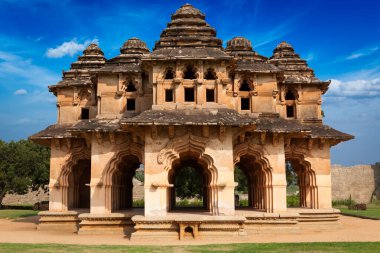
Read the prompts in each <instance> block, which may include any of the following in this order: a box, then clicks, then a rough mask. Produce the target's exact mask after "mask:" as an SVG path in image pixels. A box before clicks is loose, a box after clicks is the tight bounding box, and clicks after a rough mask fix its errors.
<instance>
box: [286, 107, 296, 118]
mask: <svg viewBox="0 0 380 253" xmlns="http://www.w3.org/2000/svg"><path fill="white" fill-rule="evenodd" d="M286 117H287V118H294V106H293V105H287V106H286Z"/></svg>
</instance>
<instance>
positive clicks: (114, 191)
mask: <svg viewBox="0 0 380 253" xmlns="http://www.w3.org/2000/svg"><path fill="white" fill-rule="evenodd" d="M140 166H141V164H140V161H139V159H138V158H137V157H136V156H134V155H126V156H125V157H124V158H123V161H122V162H121V163H120V164H119V165H118V166H117V168H116V170H115V171H114V172H113V174H112V188H111V199H112V200H113V201H112V203H111V204H112V211H114V210H125V209H130V208H132V207H136V206H134V197H135V196H134V193H133V185H134V182H133V181H134V177H135V175H136V170H138V168H139V167H140ZM140 207H141V206H140Z"/></svg>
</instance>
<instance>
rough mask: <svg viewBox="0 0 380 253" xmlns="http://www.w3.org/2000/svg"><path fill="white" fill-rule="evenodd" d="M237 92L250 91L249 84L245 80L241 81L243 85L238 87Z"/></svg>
mask: <svg viewBox="0 0 380 253" xmlns="http://www.w3.org/2000/svg"><path fill="white" fill-rule="evenodd" d="M239 91H251V87H250V86H249V83H248V81H247V80H244V81H243V83H242V84H241V86H240V89H239Z"/></svg>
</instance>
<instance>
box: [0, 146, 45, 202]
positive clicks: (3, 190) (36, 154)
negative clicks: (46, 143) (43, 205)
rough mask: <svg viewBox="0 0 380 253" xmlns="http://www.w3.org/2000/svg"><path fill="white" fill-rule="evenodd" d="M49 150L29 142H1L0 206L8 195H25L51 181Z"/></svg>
mask: <svg viewBox="0 0 380 253" xmlns="http://www.w3.org/2000/svg"><path fill="white" fill-rule="evenodd" d="M49 157H50V154H49V149H48V148H46V147H42V146H39V145H37V144H35V143H33V142H31V141H29V140H20V141H18V142H13V141H11V142H9V143H6V142H4V141H1V140H0V205H1V203H2V200H3V198H4V196H5V194H7V193H17V194H25V193H27V192H28V189H29V188H31V189H32V190H37V189H39V188H40V187H42V188H44V187H45V185H46V184H47V183H48V181H49V162H50V161H49Z"/></svg>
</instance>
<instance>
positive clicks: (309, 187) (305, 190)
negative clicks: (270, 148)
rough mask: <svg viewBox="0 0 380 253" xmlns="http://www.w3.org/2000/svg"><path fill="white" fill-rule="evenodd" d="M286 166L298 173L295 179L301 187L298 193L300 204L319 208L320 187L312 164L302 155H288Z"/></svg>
mask: <svg viewBox="0 0 380 253" xmlns="http://www.w3.org/2000/svg"><path fill="white" fill-rule="evenodd" d="M286 166H287V169H291V171H293V172H294V173H295V174H296V179H295V180H296V182H297V183H296V184H297V186H298V189H299V193H298V194H297V197H298V198H299V200H298V203H299V204H298V206H299V207H301V208H318V188H317V186H316V178H315V173H314V171H313V170H312V169H311V167H310V164H309V163H308V162H306V161H305V160H304V159H301V158H300V157H287V158H286ZM287 196H288V192H287ZM288 198H289V196H288ZM288 203H289V200H288ZM294 206H297V205H294Z"/></svg>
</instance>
